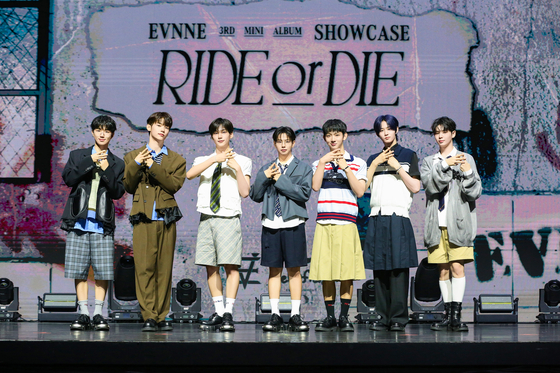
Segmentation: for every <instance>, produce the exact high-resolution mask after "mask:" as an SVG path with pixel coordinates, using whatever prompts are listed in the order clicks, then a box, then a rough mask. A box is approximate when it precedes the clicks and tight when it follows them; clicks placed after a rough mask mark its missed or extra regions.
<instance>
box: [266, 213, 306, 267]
mask: <svg viewBox="0 0 560 373" xmlns="http://www.w3.org/2000/svg"><path fill="white" fill-rule="evenodd" d="M261 248H262V257H261V265H262V266H264V267H272V268H283V267H286V268H293V267H304V266H306V265H307V241H306V238H305V223H302V224H300V225H298V226H295V227H293V228H281V229H270V228H267V227H262V235H261ZM284 264H285V265H284Z"/></svg>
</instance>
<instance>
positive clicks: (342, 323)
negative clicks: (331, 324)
mask: <svg viewBox="0 0 560 373" xmlns="http://www.w3.org/2000/svg"><path fill="white" fill-rule="evenodd" d="M338 329H339V330H340V331H341V332H353V331H354V325H352V323H351V322H350V320H348V316H342V315H340V317H339V318H338Z"/></svg>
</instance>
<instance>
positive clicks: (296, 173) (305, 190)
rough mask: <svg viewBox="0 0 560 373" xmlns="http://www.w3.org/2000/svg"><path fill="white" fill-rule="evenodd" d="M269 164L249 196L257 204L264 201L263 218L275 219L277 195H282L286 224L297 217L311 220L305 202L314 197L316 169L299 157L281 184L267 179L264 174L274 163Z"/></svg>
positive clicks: (281, 178) (293, 162)
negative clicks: (314, 174)
mask: <svg viewBox="0 0 560 373" xmlns="http://www.w3.org/2000/svg"><path fill="white" fill-rule="evenodd" d="M273 162H276V160H274V161H270V162H268V163H266V164H265V165H264V166H262V167H261V169H260V170H259V172H258V173H257V177H256V178H255V182H254V183H253V185H251V191H250V192H249V197H251V199H252V200H253V201H255V202H263V208H262V215H263V216H266V217H267V218H268V219H270V220H274V205H275V203H276V195H279V199H280V208H281V209H282V218H283V219H284V221H287V220H290V219H294V218H297V217H300V218H303V219H308V218H309V216H308V215H307V209H306V208H305V202H307V201H308V200H309V197H310V196H311V183H312V179H313V169H312V168H311V166H309V165H308V164H307V163H305V162H302V161H300V160H299V159H297V158H296V157H294V159H293V160H292V162H290V165H289V166H288V169H287V170H286V171H285V172H284V174H283V175H282V176H280V178H279V179H278V181H274V179H268V178H267V177H266V176H265V174H264V171H265V170H266V169H267V168H268V167H269V166H270V165H271V164H272V163H273Z"/></svg>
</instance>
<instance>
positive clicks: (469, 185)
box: [420, 153, 482, 247]
mask: <svg viewBox="0 0 560 373" xmlns="http://www.w3.org/2000/svg"><path fill="white" fill-rule="evenodd" d="M464 154H465V157H466V160H467V162H469V164H470V165H471V168H472V171H473V172H472V173H471V174H470V175H464V174H463V172H462V171H461V170H460V166H453V167H448V168H447V169H446V170H443V167H442V165H441V162H436V163H435V164H434V157H435V155H431V156H428V157H426V158H424V161H423V162H422V168H421V169H420V177H421V178H422V184H423V185H424V189H425V191H426V220H425V224H424V245H425V246H426V247H432V246H436V245H438V244H439V241H440V238H441V231H440V229H439V223H438V206H439V198H438V197H439V193H440V192H441V191H442V190H443V189H445V187H446V186H448V185H449V183H450V182H451V180H452V179H455V182H454V183H452V184H451V186H450V188H449V202H448V205H447V207H446V209H447V233H448V234H449V242H450V243H452V244H454V245H457V246H473V244H474V238H475V237H476V225H477V223H476V203H475V201H476V199H478V197H480V195H481V193H482V183H481V181H480V176H479V175H478V172H477V170H476V164H475V162H474V158H473V157H472V156H471V155H470V154H467V153H464Z"/></svg>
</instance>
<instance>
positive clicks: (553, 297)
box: [0, 280, 560, 307]
mask: <svg viewBox="0 0 560 373" xmlns="http://www.w3.org/2000/svg"><path fill="white" fill-rule="evenodd" d="M0 281H1V280H0ZM544 301H545V303H546V304H548V305H549V306H550V307H556V306H558V304H559V303H560V281H558V280H550V281H549V282H547V283H546V285H545V286H544Z"/></svg>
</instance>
